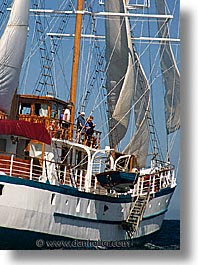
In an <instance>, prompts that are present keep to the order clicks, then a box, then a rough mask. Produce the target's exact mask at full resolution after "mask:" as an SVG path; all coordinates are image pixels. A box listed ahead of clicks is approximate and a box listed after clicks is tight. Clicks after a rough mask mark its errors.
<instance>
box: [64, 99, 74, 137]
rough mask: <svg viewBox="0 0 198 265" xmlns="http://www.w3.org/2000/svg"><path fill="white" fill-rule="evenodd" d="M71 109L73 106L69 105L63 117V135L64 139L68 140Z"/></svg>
mask: <svg viewBox="0 0 198 265" xmlns="http://www.w3.org/2000/svg"><path fill="white" fill-rule="evenodd" d="M71 108H72V105H71V104H70V103H68V105H67V107H66V109H65V110H64V113H63V116H62V130H63V131H62V134H63V138H65V139H67V138H68V133H69V127H70V120H71Z"/></svg>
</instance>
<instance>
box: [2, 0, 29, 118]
mask: <svg viewBox="0 0 198 265" xmlns="http://www.w3.org/2000/svg"><path fill="white" fill-rule="evenodd" d="M28 20H29V0H15V1H14V2H13V6H12V10H11V14H10V18H9V21H8V24H7V27H6V29H5V31H4V33H3V35H2V37H1V39H0V110H1V111H3V112H5V113H6V114H8V115H9V113H10V108H11V103H12V98H13V96H14V93H15V90H16V88H17V85H18V82H19V75H20V71H21V66H22V62H23V58H24V52H25V45H26V38H27V28H28Z"/></svg>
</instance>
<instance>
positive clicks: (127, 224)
mask: <svg viewBox="0 0 198 265" xmlns="http://www.w3.org/2000/svg"><path fill="white" fill-rule="evenodd" d="M149 198H150V189H149V190H148V191H147V192H146V193H145V194H142V195H140V194H139V196H138V197H137V199H136V200H135V203H134V205H133V207H132V208H131V210H130V212H129V215H128V216H127V218H126V220H125V221H124V222H123V223H122V227H123V229H124V230H126V231H127V234H128V236H129V238H130V239H133V236H134V233H135V232H136V231H137V229H138V227H139V223H140V222H141V220H142V217H143V214H144V210H145V208H146V205H147V204H148V201H149Z"/></svg>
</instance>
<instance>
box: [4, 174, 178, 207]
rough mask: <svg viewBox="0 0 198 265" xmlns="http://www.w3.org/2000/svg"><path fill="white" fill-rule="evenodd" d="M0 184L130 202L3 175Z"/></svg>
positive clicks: (125, 197) (161, 192) (160, 193)
mask: <svg viewBox="0 0 198 265" xmlns="http://www.w3.org/2000/svg"><path fill="white" fill-rule="evenodd" d="M0 182H5V183H10V184H15V185H23V186H27V187H32V188H37V189H42V190H48V191H52V192H57V193H60V194H67V195H71V196H76V197H82V198H87V199H92V200H99V201H106V202H111V203H128V202H131V196H130V195H121V196H120V197H110V196H107V195H98V194H92V193H88V192H82V191H78V190H77V189H76V188H72V187H70V186H67V185H60V186H56V185H51V184H48V183H42V182H37V181H33V180H28V179H22V178H16V177H10V176H5V175H0ZM174 190H175V187H174V188H165V189H162V190H159V191H158V192H157V193H156V194H155V198H156V197H160V196H163V195H166V194H169V193H172V192H173V191H174Z"/></svg>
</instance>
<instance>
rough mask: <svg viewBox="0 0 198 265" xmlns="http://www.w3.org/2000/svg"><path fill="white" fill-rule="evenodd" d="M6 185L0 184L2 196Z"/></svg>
mask: <svg viewBox="0 0 198 265" xmlns="http://www.w3.org/2000/svg"><path fill="white" fill-rule="evenodd" d="M3 188H4V185H2V184H0V196H1V195H2V194H3Z"/></svg>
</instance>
